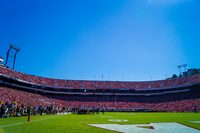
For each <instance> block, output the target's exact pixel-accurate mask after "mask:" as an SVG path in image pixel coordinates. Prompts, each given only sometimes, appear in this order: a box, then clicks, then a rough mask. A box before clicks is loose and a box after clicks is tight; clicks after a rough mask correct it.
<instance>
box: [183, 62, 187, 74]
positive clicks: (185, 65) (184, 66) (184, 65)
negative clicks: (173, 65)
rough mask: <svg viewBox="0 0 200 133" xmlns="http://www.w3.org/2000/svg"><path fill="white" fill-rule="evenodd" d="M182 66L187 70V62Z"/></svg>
mask: <svg viewBox="0 0 200 133" xmlns="http://www.w3.org/2000/svg"><path fill="white" fill-rule="evenodd" d="M182 66H183V68H184V71H185V72H186V68H187V64H183V65H182Z"/></svg>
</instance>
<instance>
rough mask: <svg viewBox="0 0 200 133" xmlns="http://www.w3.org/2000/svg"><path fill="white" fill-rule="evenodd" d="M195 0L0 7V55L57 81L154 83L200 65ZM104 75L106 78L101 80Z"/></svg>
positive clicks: (17, 0)
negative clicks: (10, 54)
mask: <svg viewBox="0 0 200 133" xmlns="http://www.w3.org/2000/svg"><path fill="white" fill-rule="evenodd" d="M199 5H200V1H199V0H28V1H27V0H1V1H0V50H1V51H0V56H2V57H5V55H6V50H7V48H8V46H9V44H10V43H12V44H15V45H17V46H18V47H20V48H21V52H20V53H19V55H18V57H17V63H16V70H17V71H21V72H25V73H30V74H34V75H41V76H45V77H53V78H61V79H82V80H83V79H87V80H88V79H89V80H137V81H138V80H157V79H164V78H165V77H166V74H167V75H168V76H171V75H172V74H173V73H178V69H177V65H179V64H184V63H187V64H188V68H192V67H199V63H200V56H199V50H200V39H199V38H200V25H199V24H200V8H199ZM102 75H103V77H102Z"/></svg>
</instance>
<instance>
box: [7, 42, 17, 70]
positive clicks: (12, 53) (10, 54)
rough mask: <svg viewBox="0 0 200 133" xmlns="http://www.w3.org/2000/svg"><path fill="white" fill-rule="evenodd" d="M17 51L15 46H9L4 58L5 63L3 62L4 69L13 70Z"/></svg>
mask: <svg viewBox="0 0 200 133" xmlns="http://www.w3.org/2000/svg"><path fill="white" fill-rule="evenodd" d="M19 51H20V49H19V48H17V47H16V46H15V45H12V44H11V45H10V47H9V49H8V51H7V56H6V62H5V66H6V67H8V68H12V69H15V62H16V57H17V53H18V52H19Z"/></svg>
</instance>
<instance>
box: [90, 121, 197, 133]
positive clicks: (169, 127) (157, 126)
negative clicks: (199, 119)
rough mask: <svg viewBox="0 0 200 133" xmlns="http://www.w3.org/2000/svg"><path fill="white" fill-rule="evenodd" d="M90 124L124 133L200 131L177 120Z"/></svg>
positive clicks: (191, 132)
mask: <svg viewBox="0 0 200 133" xmlns="http://www.w3.org/2000/svg"><path fill="white" fill-rule="evenodd" d="M90 126H93V127H98V128H103V129H107V130H112V131H117V132H122V133H133V132H134V133H200V131H199V130H197V129H193V128H190V127H187V126H184V125H181V124H179V123H175V122H174V123H150V124H134V125H120V124H90Z"/></svg>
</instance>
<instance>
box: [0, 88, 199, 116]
mask: <svg viewBox="0 0 200 133" xmlns="http://www.w3.org/2000/svg"><path fill="white" fill-rule="evenodd" d="M0 93H1V95H0V108H1V110H0V117H9V116H23V115H26V114H27V108H28V107H29V106H31V110H32V114H34V115H35V114H41V115H42V114H57V113H61V112H68V111H73V110H76V111H83V112H84V111H85V113H86V112H87V110H94V111H95V112H99V111H100V112H101V111H102V110H103V111H141V110H142V111H160V112H162V111H163V112H191V111H194V110H197V111H200V106H199V103H200V97H199V93H192V92H191V93H185V94H181V95H176V94H171V95H166V96H155V97H147V98H145V97H143V98H140V97H138V98H137V97H134V98H133V97H126V98H122V97H118V98H115V97H112V96H110V97H108V98H106V97H105V98H102V97H97V96H85V97H81V96H57V95H56V96H55V95H41V94H36V93H32V92H24V91H21V90H16V89H13V88H7V87H0ZM74 112H75V111H74ZM90 112H93V111H90Z"/></svg>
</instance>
